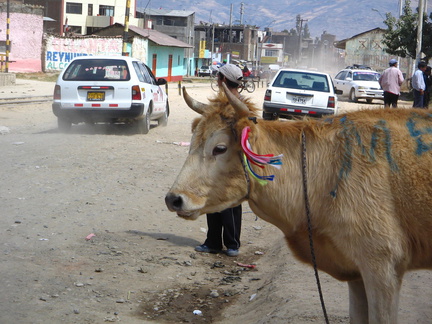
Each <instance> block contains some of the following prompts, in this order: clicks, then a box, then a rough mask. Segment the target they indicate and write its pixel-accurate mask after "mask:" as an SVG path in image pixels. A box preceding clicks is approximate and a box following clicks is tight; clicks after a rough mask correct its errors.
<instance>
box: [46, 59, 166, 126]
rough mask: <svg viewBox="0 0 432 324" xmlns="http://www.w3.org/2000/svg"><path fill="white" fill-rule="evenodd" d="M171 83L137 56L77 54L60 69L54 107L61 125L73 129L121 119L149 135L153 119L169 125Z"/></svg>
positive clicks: (122, 121) (163, 124) (115, 121)
mask: <svg viewBox="0 0 432 324" xmlns="http://www.w3.org/2000/svg"><path fill="white" fill-rule="evenodd" d="M166 83H167V82H166V80H165V79H156V78H155V77H154V75H153V73H152V71H151V70H150V69H149V68H148V67H147V66H146V65H145V64H144V63H143V62H141V61H140V60H137V59H134V58H131V57H127V56H111V57H105V56H81V57H77V58H75V59H73V60H72V61H71V62H70V63H69V65H68V66H67V67H66V68H65V69H64V70H63V71H62V72H61V73H60V75H59V77H58V79H57V83H56V86H55V90H54V101H53V104H52V109H53V112H54V115H56V116H57V120H58V128H59V130H61V131H68V130H70V128H71V125H72V124H77V123H80V122H85V123H89V124H94V123H99V122H108V123H119V122H120V123H130V124H131V125H132V126H133V127H135V129H136V132H138V133H141V134H147V133H148V132H149V130H150V121H151V120H157V122H158V124H159V125H162V126H165V125H167V122H168V115H169V104H168V97H167V94H166V92H165V90H164V87H163V85H165V84H166Z"/></svg>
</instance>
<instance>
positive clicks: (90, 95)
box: [87, 91, 105, 101]
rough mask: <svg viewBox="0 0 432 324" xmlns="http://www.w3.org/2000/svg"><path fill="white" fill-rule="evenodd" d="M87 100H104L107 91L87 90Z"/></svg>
mask: <svg viewBox="0 0 432 324" xmlns="http://www.w3.org/2000/svg"><path fill="white" fill-rule="evenodd" d="M87 100H88V101H104V100H105V92H103V91H98V92H90V91H89V92H87Z"/></svg>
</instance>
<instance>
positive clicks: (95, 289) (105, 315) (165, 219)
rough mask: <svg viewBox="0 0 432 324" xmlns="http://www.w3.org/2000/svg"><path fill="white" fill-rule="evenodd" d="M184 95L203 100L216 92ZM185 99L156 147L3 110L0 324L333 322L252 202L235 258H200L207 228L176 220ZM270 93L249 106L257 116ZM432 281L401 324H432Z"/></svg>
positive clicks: (327, 286) (330, 291)
mask: <svg viewBox="0 0 432 324" xmlns="http://www.w3.org/2000/svg"><path fill="white" fill-rule="evenodd" d="M185 85H186V86H187V87H188V88H189V89H190V91H189V92H190V94H191V95H192V96H194V97H196V98H197V99H199V100H201V101H205V100H206V98H207V97H208V96H211V95H212V94H213V93H212V91H211V90H210V86H209V85H202V84H193V83H191V84H185ZM26 86H28V89H29V90H28V91H31V89H33V88H35V89H36V90H34V91H35V92H42V89H48V90H47V91H48V92H50V91H51V90H50V87H51V86H52V84H34V83H31V84H30V85H29V84H26ZM20 87H21V88H20V89H21V90H22V89H27V88H25V87H24V85H21V86H20ZM23 87H24V88H23ZM176 87H177V85H175V84H173V85H171V87H170V106H171V116H170V118H169V122H168V126H167V127H152V129H151V130H150V133H149V134H147V135H131V134H130V132H129V131H128V129H127V127H121V126H104V125H96V126H94V127H89V126H86V125H79V126H73V131H72V133H71V134H61V133H59V132H58V131H57V123H56V119H55V117H54V115H53V114H52V112H51V107H50V103H34V104H19V105H1V106H0V133H1V135H0V152H1V154H0V181H1V187H0V201H1V217H0V228H1V229H2V235H1V237H0V242H1V248H2V249H1V254H0V269H1V275H2V280H1V284H0V323H14V324H20V323H44V324H46V323H80V324H81V323H105V322H122V323H132V324H134V323H182V322H192V323H257V324H258V323H276V324H278V323H311V322H324V321H323V315H322V310H321V306H320V301H319V298H318V293H317V288H316V284H315V279H314V274H313V270H312V268H310V267H308V266H305V265H303V264H301V263H299V262H298V261H296V260H294V259H293V258H292V256H291V253H290V252H289V251H288V248H287V247H286V246H285V244H284V241H283V237H282V234H281V232H280V231H279V230H278V229H277V228H275V227H274V226H272V225H270V224H268V223H265V222H264V221H262V220H260V219H257V218H256V217H255V215H254V214H253V213H252V212H250V209H249V208H248V206H247V204H244V215H243V227H242V247H241V254H240V256H239V257H238V258H230V257H227V256H225V255H212V254H211V255H208V254H199V253H195V252H194V250H193V247H194V246H195V245H198V244H201V243H202V242H203V241H204V238H205V231H206V228H207V226H206V221H205V217H201V218H200V219H199V220H197V221H195V222H187V221H185V220H182V219H180V218H178V217H176V216H175V215H174V214H173V213H169V212H168V211H167V209H166V206H165V203H164V196H165V193H166V192H167V191H168V189H169V187H170V186H171V184H172V183H173V181H174V179H175V177H176V175H177V173H178V171H179V169H180V168H181V166H182V164H183V161H184V160H185V157H186V154H187V151H188V147H187V146H182V144H183V145H184V143H186V142H188V141H189V140H190V125H191V121H192V119H193V118H194V117H195V116H196V114H195V113H194V112H193V111H191V110H190V109H188V108H187V107H186V105H185V104H184V103H183V100H182V98H181V97H180V96H179V95H178V91H177V88H176ZM38 89H39V90H38ZM21 90H19V89H18V88H17V94H14V95H18V94H20V93H19V92H20V91H21ZM26 91H27V90H26ZM6 95H7V93H5V92H3V96H6ZM8 95H10V94H9V93H8ZM263 95H264V89H263V88H259V89H257V91H256V92H255V93H254V94H252V95H251V96H252V97H253V98H254V100H255V101H256V103H257V104H258V105H259V106H261V104H262V98H263ZM0 96H2V89H0ZM407 105H409V103H407ZM363 106H366V104H348V103H346V102H341V108H342V109H341V110H349V109H357V108H359V107H363ZM92 234H94V236H93V235H92ZM86 237H87V238H88V239H86ZM237 262H241V263H245V264H256V268H255V269H252V270H251V269H249V268H244V267H240V266H238V265H237ZM431 282H432V272H430V271H421V272H414V273H411V274H409V275H408V276H406V280H405V282H404V287H403V293H402V297H401V305H400V317H401V323H425V324H426V323H431V322H432V285H431ZM321 283H322V286H323V293H324V299H325V303H326V307H327V313H328V314H329V318H330V322H331V323H348V300H347V299H348V291H347V287H346V284H344V283H340V282H337V281H336V280H334V279H333V278H330V277H328V276H326V275H325V274H321ZM194 311H196V313H199V312H201V315H195V314H194Z"/></svg>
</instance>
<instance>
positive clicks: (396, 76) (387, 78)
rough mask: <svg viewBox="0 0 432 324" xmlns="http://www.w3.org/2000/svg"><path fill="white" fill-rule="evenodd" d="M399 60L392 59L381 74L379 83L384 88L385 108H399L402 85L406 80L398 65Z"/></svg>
mask: <svg viewBox="0 0 432 324" xmlns="http://www.w3.org/2000/svg"><path fill="white" fill-rule="evenodd" d="M397 65H398V61H397V60H395V59H391V60H390V62H389V67H388V68H387V69H386V70H385V71H384V72H383V73H382V74H381V76H380V78H379V84H380V85H381V88H382V89H383V90H384V108H390V106H392V107H393V108H397V103H398V100H399V96H400V87H401V85H402V82H403V81H404V77H403V75H402V72H401V70H399V69H398V67H397Z"/></svg>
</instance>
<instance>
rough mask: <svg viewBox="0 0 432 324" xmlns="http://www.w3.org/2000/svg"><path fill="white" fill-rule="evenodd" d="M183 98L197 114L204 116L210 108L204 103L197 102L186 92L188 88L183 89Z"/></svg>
mask: <svg viewBox="0 0 432 324" xmlns="http://www.w3.org/2000/svg"><path fill="white" fill-rule="evenodd" d="M183 98H184V100H185V101H186V104H187V105H188V106H189V107H190V108H191V109H192V110H193V111H195V112H197V113H198V114H200V115H202V114H203V113H204V111H205V110H206V109H207V108H208V105H206V104H203V103H202V102H199V101H198V100H195V99H194V98H192V97H191V96H189V94H188V93H187V91H186V88H185V87H183Z"/></svg>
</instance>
